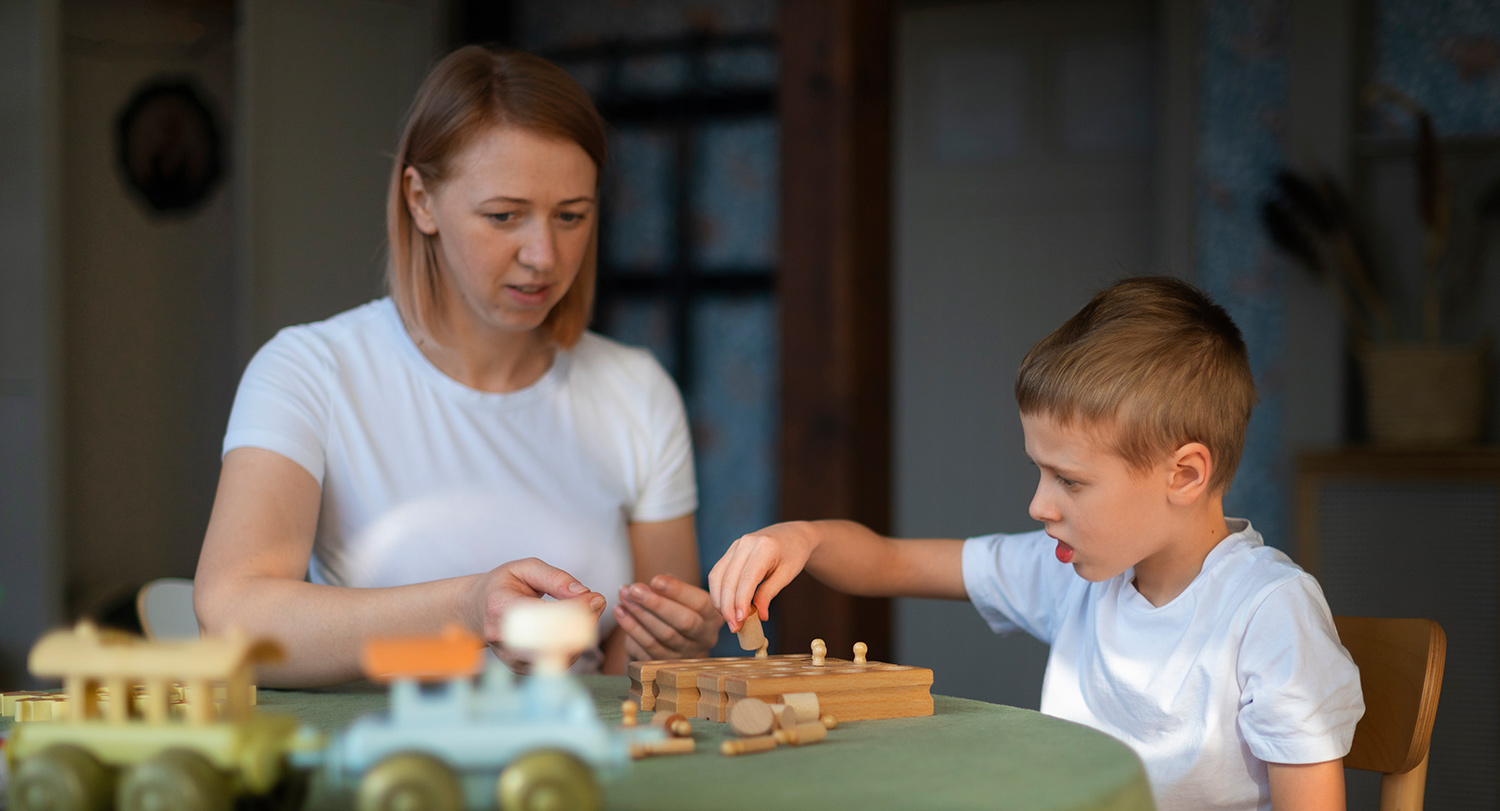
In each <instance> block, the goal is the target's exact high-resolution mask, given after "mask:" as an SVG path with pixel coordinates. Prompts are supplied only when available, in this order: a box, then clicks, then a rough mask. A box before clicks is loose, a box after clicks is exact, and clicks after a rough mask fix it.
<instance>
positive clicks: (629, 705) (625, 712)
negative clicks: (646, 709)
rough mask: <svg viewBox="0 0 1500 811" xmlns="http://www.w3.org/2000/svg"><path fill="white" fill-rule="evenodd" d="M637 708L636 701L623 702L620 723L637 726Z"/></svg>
mask: <svg viewBox="0 0 1500 811" xmlns="http://www.w3.org/2000/svg"><path fill="white" fill-rule="evenodd" d="M635 714H636V706H635V702H634V701H628V700H627V701H623V702H621V703H620V723H621V724H623V725H625V726H627V727H633V726H635Z"/></svg>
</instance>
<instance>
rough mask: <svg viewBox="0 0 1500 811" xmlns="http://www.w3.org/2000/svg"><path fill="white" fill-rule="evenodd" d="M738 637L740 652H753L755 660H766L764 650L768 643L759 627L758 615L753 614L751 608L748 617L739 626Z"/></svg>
mask: <svg viewBox="0 0 1500 811" xmlns="http://www.w3.org/2000/svg"><path fill="white" fill-rule="evenodd" d="M739 637H740V649H741V650H753V651H755V658H757V659H764V658H766V649H767V648H768V647H769V646H770V643H768V642H767V641H766V634H765V631H764V630H762V629H761V627H760V615H759V614H756V613H755V611H754V610H753V606H752V610H751V612H750V616H748V617H746V618H745V621H744V622H743V623H741V624H740V630H739Z"/></svg>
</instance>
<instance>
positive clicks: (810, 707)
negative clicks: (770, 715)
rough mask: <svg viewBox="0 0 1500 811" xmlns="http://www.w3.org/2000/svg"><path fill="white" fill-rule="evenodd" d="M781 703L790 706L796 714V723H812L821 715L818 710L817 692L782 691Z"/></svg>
mask: <svg viewBox="0 0 1500 811" xmlns="http://www.w3.org/2000/svg"><path fill="white" fill-rule="evenodd" d="M781 703H782V704H785V705H787V706H788V707H791V708H792V712H793V713H795V714H796V716H797V723H798V724H808V723H812V722H813V721H816V720H818V716H820V715H822V713H821V712H819V711H818V694H817V693H783V694H782V696H781Z"/></svg>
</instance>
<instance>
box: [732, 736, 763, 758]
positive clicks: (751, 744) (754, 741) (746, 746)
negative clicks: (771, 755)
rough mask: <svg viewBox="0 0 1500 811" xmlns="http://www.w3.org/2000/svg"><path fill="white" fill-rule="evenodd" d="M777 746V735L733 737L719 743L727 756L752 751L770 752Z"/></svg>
mask: <svg viewBox="0 0 1500 811" xmlns="http://www.w3.org/2000/svg"><path fill="white" fill-rule="evenodd" d="M775 748H776V736H775V735H759V736H757V737H754V738H733V739H730V740H727V741H725V742H723V743H721V744H719V751H720V752H723V753H724V754H725V756H727V757H734V756H735V755H745V754H749V753H751V752H769V751H770V750H772V749H775Z"/></svg>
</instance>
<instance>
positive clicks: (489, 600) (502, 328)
mask: <svg viewBox="0 0 1500 811" xmlns="http://www.w3.org/2000/svg"><path fill="white" fill-rule="evenodd" d="M605 153H606V140H605V135H604V126H603V122H602V121H601V120H600V118H599V115H598V113H597V112H596V111H595V109H594V107H593V104H592V102H591V101H590V100H589V98H588V96H587V94H586V93H584V91H583V90H582V88H580V87H579V86H578V84H577V83H576V82H574V81H573V80H572V79H571V78H570V77H569V76H568V75H567V73H565V72H564V71H563V70H561V69H560V68H558V67H557V66H556V65H553V64H551V63H550V62H547V61H546V60H543V59H540V58H537V57H534V56H529V55H526V54H521V53H516V52H504V53H495V52H491V51H488V50H485V49H483V48H479V47H474V46H471V47H466V48H462V49H460V50H458V51H456V52H454V53H453V54H451V55H449V56H448V57H447V58H446V59H444V60H443V61H442V62H441V63H439V64H438V65H437V66H436V67H435V68H434V69H433V71H432V73H431V75H429V76H428V78H427V80H426V82H425V83H424V84H423V86H422V88H421V90H419V91H418V94H417V98H416V101H415V102H414V104H413V107H412V110H411V113H410V115H409V117H408V121H407V124H406V128H405V131H404V133H403V134H402V136H401V141H400V145H399V146H398V149H397V154H396V161H395V168H394V171H393V172H392V177H391V184H390V192H389V196H388V199H387V231H388V236H389V241H390V253H391V261H390V269H389V286H390V291H391V295H390V297H389V298H386V299H380V300H377V301H374V302H371V303H369V304H366V305H364V306H362V307H358V308H356V309H354V310H350V311H348V312H345V313H342V314H340V315H338V316H335V317H333V318H331V319H329V320H327V321H323V322H319V323H316V324H309V325H304V326H300V327H292V328H289V329H285V330H282V331H281V333H280V334H278V335H277V336H276V337H275V338H273V339H272V340H271V341H270V342H269V343H268V344H266V346H265V347H263V348H262V349H261V350H260V352H258V353H257V354H256V356H255V358H254V359H253V360H252V361H251V363H250V366H249V367H248V368H247V369H246V371H245V376H244V378H243V379H242V381H241V383H240V388H239V392H238V394H237V395H236V397H235V404H234V410H233V412H232V414H231V416H230V420H229V428H228V431H227V433H226V436H225V440H224V450H225V454H224V463H223V468H222V472H221V474H220V480H219V489H218V494H217V496H216V497H215V501H214V508H213V514H212V517H211V519H210V521H209V527H208V532H207V535H206V537H205V540H204V544H203V553H202V556H201V557H200V559H199V562H198V573H197V577H196V585H195V591H194V608H195V609H196V611H197V613H198V618H199V623H200V625H201V626H202V627H203V629H204V630H205V631H206V632H209V633H213V632H220V631H223V630H225V629H227V628H228V627H230V626H232V625H238V626H239V627H242V628H244V629H245V630H247V631H249V632H251V633H253V634H265V635H269V636H272V637H275V638H276V639H278V640H279V641H280V642H281V643H282V644H283V646H284V647H285V648H286V650H287V660H286V662H285V663H284V664H283V665H280V666H278V667H277V668H276V669H274V670H269V671H266V672H264V673H262V676H261V678H262V679H263V681H264V682H265V683H266V684H268V685H316V684H329V683H336V682H340V681H346V680H349V679H352V678H356V677H358V676H359V668H358V661H359V648H360V645H361V642H362V640H364V639H365V638H366V637H368V636H370V635H372V634H393V633H398V634H399V633H423V632H430V631H436V630H438V629H439V628H441V627H443V626H444V625H445V624H447V623H458V624H459V625H461V626H463V627H466V628H468V629H470V630H471V631H473V632H474V633H476V634H479V635H481V636H482V637H483V638H484V639H485V640H486V641H487V642H488V643H489V644H490V645H491V646H492V647H493V648H494V649H495V650H496V652H497V653H498V654H500V655H501V656H502V657H503V658H506V659H507V661H508V662H509V663H511V664H512V666H519V660H518V659H517V658H516V657H515V656H514V655H513V654H512V653H511V652H509V651H506V650H505V648H504V640H503V639H502V638H500V634H499V627H500V622H499V620H500V617H501V615H502V614H503V613H504V612H505V610H506V608H507V606H508V605H510V604H511V603H513V602H514V601H516V600H527V599H537V598H540V597H541V596H542V595H549V596H551V597H555V598H558V599H576V600H581V601H584V602H585V603H587V604H588V605H589V606H590V607H591V608H592V609H593V610H594V612H595V613H596V615H603V612H604V611H605V608H606V604H607V602H613V601H610V600H607V599H606V597H605V596H604V595H605V594H618V598H617V599H618V605H616V606H614V608H613V610H611V611H610V613H609V614H608V615H604V616H603V620H602V622H601V634H602V636H603V639H604V641H603V644H602V645H601V651H600V652H596V655H594V656H593V657H589V656H587V655H586V656H585V661H583V662H580V663H579V664H578V665H575V668H588V667H599V666H601V665H602V668H603V669H604V670H605V671H606V672H615V673H618V672H621V671H622V669H623V666H624V662H625V659H626V657H627V656H628V657H630V658H636V659H654V658H673V657H682V656H696V655H701V654H702V653H703V652H704V651H706V650H707V648H708V647H709V646H710V645H712V644H713V641H714V640H715V638H716V637H717V633H718V627H719V623H720V622H722V620H721V619H720V618H719V616H718V615H717V613H716V612H715V611H714V610H713V606H712V603H711V602H710V601H709V599H708V595H707V593H706V592H704V591H703V590H702V589H700V588H698V587H697V583H698V578H699V570H698V556H697V551H696V545H695V539H694V534H693V511H694V510H695V509H696V508H697V492H696V490H695V488H694V484H693V465H692V450H691V445H690V442H689V438H688V433H687V423H686V418H685V416H684V413H683V407H682V401H681V397H680V395H679V394H678V392H677V390H676V388H675V386H673V384H672V382H671V380H670V378H668V377H667V375H666V373H665V372H664V371H663V370H662V369H661V367H660V365H659V364H657V363H656V361H655V360H653V359H652V358H651V356H650V355H649V354H648V353H646V352H644V351H643V350H638V349H630V348H626V347H624V346H621V345H619V344H616V343H614V342H612V341H609V340H608V339H605V338H602V337H600V336H598V335H594V334H592V333H586V332H585V331H584V328H585V326H586V325H587V323H588V316H589V309H590V306H591V303H592V298H593V287H594V270H595V254H596V245H597V234H598V225H597V217H596V215H597V211H598V197H599V177H600V172H601V170H602V168H603V166H604V161H605ZM543 560H545V561H547V562H546V563H544V562H542V561H543ZM304 576H306V577H307V581H306V582H304ZM632 581H636V582H633V583H632ZM640 581H645V582H640ZM590 587H593V588H597V589H599V591H601V592H604V593H603V594H601V593H599V592H596V591H591V590H590ZM601 657H602V662H601Z"/></svg>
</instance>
